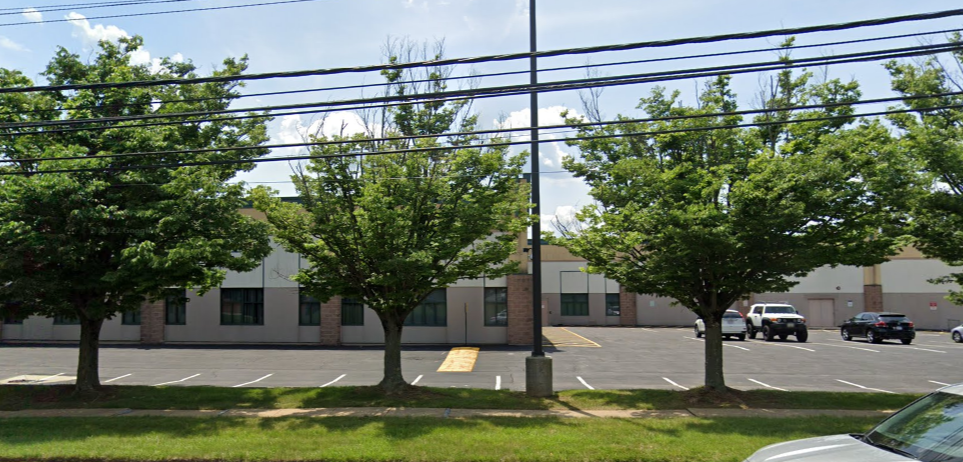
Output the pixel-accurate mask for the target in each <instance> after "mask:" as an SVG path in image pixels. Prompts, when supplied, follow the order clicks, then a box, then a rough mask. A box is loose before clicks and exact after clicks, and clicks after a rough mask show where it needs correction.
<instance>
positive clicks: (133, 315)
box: [120, 308, 141, 326]
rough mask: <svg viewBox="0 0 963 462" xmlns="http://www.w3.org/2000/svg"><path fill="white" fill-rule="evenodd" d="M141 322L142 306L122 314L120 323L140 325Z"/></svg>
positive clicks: (123, 324)
mask: <svg viewBox="0 0 963 462" xmlns="http://www.w3.org/2000/svg"><path fill="white" fill-rule="evenodd" d="M140 323H141V313H140V308H138V309H136V310H131V311H125V312H123V313H121V315H120V325H122V326H139V325H140Z"/></svg>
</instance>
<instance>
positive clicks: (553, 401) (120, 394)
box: [0, 385, 920, 411]
mask: <svg viewBox="0 0 963 462" xmlns="http://www.w3.org/2000/svg"><path fill="white" fill-rule="evenodd" d="M919 396H920V395H916V394H886V393H862V392H847V393H842V392H807V391H794V392H782V391H777V390H749V391H739V390H732V391H731V392H730V393H729V394H726V395H716V394H711V393H706V392H705V390H703V389H694V390H690V391H675V390H565V391H560V392H559V393H558V394H557V395H556V396H555V397H552V398H532V397H529V396H528V395H526V394H525V393H522V392H513V391H507V390H498V391H496V390H481V389H452V388H429V387H416V388H415V389H414V390H412V391H410V392H407V393H404V394H400V395H393V396H386V395H385V394H384V393H382V392H381V390H380V389H378V388H377V387H328V388H220V387H176V386H175V387H143V386H112V387H105V389H104V391H103V392H102V393H100V394H99V395H97V396H94V397H76V396H74V395H73V386H71V385H53V386H51V385H46V386H44V385H8V386H2V387H0V410H4V411H16V410H22V409H58V408H62V409H89V408H112V409H118V408H119V409H123V408H132V409H189V410H193V409H304V408H320V407H409V408H417V407H434V408H438V407H442V408H459V409H508V410H518V409H640V410H648V409H652V410H659V409H686V408H692V407H710V408H718V407H722V408H726V407H729V408H768V409H852V410H874V411H875V410H894V409H899V408H901V407H902V406H904V405H906V404H907V403H909V402H910V401H912V400H914V399H916V398H918V397H919Z"/></svg>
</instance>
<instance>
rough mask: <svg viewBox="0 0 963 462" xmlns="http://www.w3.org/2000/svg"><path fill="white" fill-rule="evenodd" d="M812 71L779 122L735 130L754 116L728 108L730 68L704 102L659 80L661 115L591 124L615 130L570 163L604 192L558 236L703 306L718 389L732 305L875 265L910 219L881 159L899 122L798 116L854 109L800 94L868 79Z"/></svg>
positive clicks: (790, 96)
mask: <svg viewBox="0 0 963 462" xmlns="http://www.w3.org/2000/svg"><path fill="white" fill-rule="evenodd" d="M810 78H811V75H810V74H808V73H804V74H802V75H800V76H798V77H793V76H792V75H791V74H789V73H788V72H786V73H783V74H781V75H779V78H778V79H777V82H778V83H777V84H776V85H777V86H776V87H775V88H774V89H773V91H772V92H771V94H772V95H773V97H772V98H769V99H767V100H765V101H764V103H765V108H766V109H768V110H769V113H768V114H764V115H762V116H760V117H759V120H758V121H759V122H767V121H769V122H773V121H774V122H777V124H775V125H768V126H765V127H764V128H760V129H752V130H750V129H739V128H731V127H732V126H733V125H736V124H739V123H740V122H741V117H740V116H738V115H731V114H728V113H731V112H732V111H735V110H737V103H736V95H734V94H733V93H732V91H731V90H730V87H729V78H728V77H719V78H717V79H715V80H714V81H711V82H709V83H707V84H706V86H705V89H704V91H703V92H702V93H701V94H700V95H699V98H698V106H697V107H690V106H685V105H683V104H682V103H681V102H680V100H679V94H678V93H677V92H676V93H673V94H671V95H667V94H666V93H665V91H664V90H663V89H661V88H658V89H656V90H654V91H653V92H652V95H651V96H650V97H648V98H643V99H642V101H641V103H640V105H639V107H640V108H641V109H643V110H644V111H645V112H646V113H647V115H648V116H649V117H652V118H658V119H661V120H656V121H652V122H644V123H626V124H621V125H608V126H603V127H597V126H593V127H589V128H582V129H581V132H582V133H581V135H583V136H595V135H611V136H610V137H606V138H597V139H589V140H585V141H578V142H574V143H572V144H573V145H575V146H578V147H579V148H580V150H581V154H582V159H581V160H576V159H571V158H570V159H567V160H566V162H565V167H566V168H567V169H568V170H570V171H571V172H573V173H574V174H575V175H576V176H577V177H580V178H583V179H584V180H585V181H586V182H587V183H588V185H589V186H590V187H591V195H592V197H593V198H594V199H595V201H596V204H595V205H592V206H588V207H585V208H583V209H582V210H581V211H580V213H579V215H578V219H579V222H580V223H582V225H580V226H578V227H575V228H568V229H566V228H563V233H562V234H563V235H562V238H560V239H557V241H558V242H559V243H561V244H562V245H565V246H566V247H568V248H569V249H570V250H571V251H572V253H574V254H575V255H578V256H580V257H582V258H585V259H586V260H588V262H589V267H588V271H590V272H597V273H604V274H605V275H606V276H607V277H610V278H612V279H615V280H616V281H618V282H619V283H620V284H622V285H623V286H624V287H625V288H626V289H628V290H630V291H633V292H637V293H645V294H655V295H658V296H664V297H671V298H673V299H675V300H676V301H677V302H678V303H679V304H681V305H683V306H685V307H686V308H688V309H690V310H692V311H693V312H694V313H696V314H697V315H699V316H700V317H701V318H702V319H703V320H704V321H705V324H706V342H705V386H706V388H708V389H714V390H724V389H725V379H724V376H723V358H722V350H723V348H722V335H721V321H722V316H723V314H724V313H725V311H726V309H729V308H731V307H732V305H733V304H734V303H736V302H737V301H739V300H741V299H745V298H747V297H748V296H749V295H751V294H753V293H763V292H783V291H786V290H788V289H789V288H790V287H792V286H793V285H794V284H795V282H794V281H792V280H790V279H789V278H790V277H793V276H796V277H799V276H803V275H805V274H806V273H808V272H810V271H812V270H814V269H816V268H819V267H821V266H824V265H838V264H847V265H863V264H873V263H877V262H879V261H881V260H882V259H883V258H884V256H885V255H887V254H889V253H890V252H891V251H892V238H890V237H889V235H888V234H886V235H881V234H880V230H882V229H884V228H886V227H887V226H890V225H892V224H894V223H898V220H896V217H895V215H894V214H893V213H891V212H892V211H891V210H890V209H889V208H887V206H886V204H884V203H883V202H882V201H880V196H879V191H877V188H876V186H877V185H879V184H882V183H883V182H882V181H878V180H877V179H876V178H875V176H876V175H875V173H873V172H872V170H871V169H870V168H869V166H871V165H873V164H874V163H875V162H881V161H883V160H885V158H886V157H887V156H889V155H890V153H889V151H888V148H889V147H891V144H890V143H889V135H888V132H887V131H886V130H885V128H884V127H882V126H881V125H880V124H878V123H871V122H866V123H864V124H862V125H860V126H858V127H856V128H852V129H843V127H844V126H845V125H846V122H850V121H851V120H843V121H842V123H840V122H839V121H830V122H826V121H822V122H819V121H811V122H803V123H801V124H789V123H788V122H790V121H792V120H802V119H807V118H810V119H811V118H816V117H824V116H827V115H834V114H838V113H840V112H844V111H843V110H841V109H840V108H833V109H823V110H809V111H796V112H791V113H790V112H788V111H786V109H788V108H790V107H792V106H798V105H803V104H814V103H818V102H832V101H846V100H854V99H856V98H857V97H858V93H857V88H856V85H855V83H852V84H843V83H841V82H839V81H835V80H834V81H829V82H824V83H820V84H814V83H811V82H810ZM843 115H845V112H844V113H843ZM776 116H778V117H776ZM646 132H672V133H663V134H652V135H647V134H645V133H646ZM617 135H622V136H617ZM867 173H869V174H867Z"/></svg>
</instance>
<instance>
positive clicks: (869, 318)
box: [839, 312, 916, 345]
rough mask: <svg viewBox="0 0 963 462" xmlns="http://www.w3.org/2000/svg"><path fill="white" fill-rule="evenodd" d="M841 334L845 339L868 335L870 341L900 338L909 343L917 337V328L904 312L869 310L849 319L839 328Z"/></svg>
mask: <svg viewBox="0 0 963 462" xmlns="http://www.w3.org/2000/svg"><path fill="white" fill-rule="evenodd" d="M839 335H840V336H841V337H842V338H843V340H852V339H853V337H866V340H867V341H868V342H869V343H879V342H882V341H883V340H891V339H892V340H895V339H899V341H901V342H903V345H909V344H910V343H913V339H914V338H916V329H915V328H914V327H913V321H910V320H909V319H908V318H907V317H906V315H904V314H902V313H889V312H884V313H869V312H867V313H859V314H857V315H856V316H854V317H852V318H850V319H847V320H846V322H844V323H843V325H842V326H841V327H840V328H839Z"/></svg>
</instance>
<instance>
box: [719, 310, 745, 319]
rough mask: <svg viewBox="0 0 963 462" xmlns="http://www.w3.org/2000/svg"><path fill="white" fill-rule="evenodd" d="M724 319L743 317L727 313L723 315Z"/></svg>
mask: <svg viewBox="0 0 963 462" xmlns="http://www.w3.org/2000/svg"><path fill="white" fill-rule="evenodd" d="M722 317H723V318H741V317H742V316H739V313H733V312H731V311H726V314H724V315H722Z"/></svg>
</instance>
